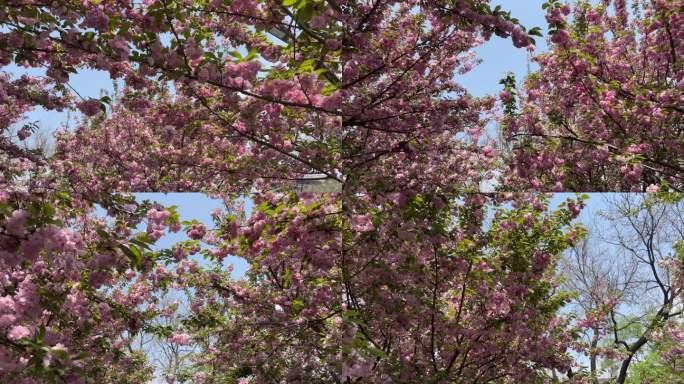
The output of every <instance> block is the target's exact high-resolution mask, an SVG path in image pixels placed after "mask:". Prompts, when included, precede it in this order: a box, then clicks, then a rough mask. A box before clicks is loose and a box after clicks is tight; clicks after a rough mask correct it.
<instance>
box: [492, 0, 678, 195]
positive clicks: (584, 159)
mask: <svg viewBox="0 0 684 384" xmlns="http://www.w3.org/2000/svg"><path fill="white" fill-rule="evenodd" d="M630 6H631V9H630ZM683 6H684V4H682V2H681V1H678V0H664V1H660V0H659V1H629V2H628V1H626V0H613V1H608V0H604V1H601V2H595V3H594V4H592V3H590V2H588V1H579V2H577V3H576V4H574V5H572V6H569V5H566V4H561V2H560V1H556V0H553V1H549V2H548V3H546V10H547V20H548V22H549V26H550V29H551V30H550V32H551V33H552V37H551V39H550V40H551V41H550V43H551V44H552V46H551V50H550V52H548V53H544V54H541V55H539V56H537V57H536V58H535V61H536V63H538V64H539V66H540V69H539V71H538V72H535V73H533V74H532V75H530V76H529V77H528V78H527V79H526V81H525V86H524V89H523V91H522V92H521V95H520V98H521V100H520V109H519V111H518V110H516V111H514V112H513V111H510V113H509V116H508V117H506V118H504V120H505V122H504V124H503V130H504V136H506V137H507V138H508V140H509V143H510V145H511V147H512V154H511V158H512V161H511V163H510V169H511V171H512V173H513V174H514V175H515V176H513V177H512V178H511V179H515V180H517V181H518V183H519V185H520V186H521V188H526V187H527V186H531V187H533V188H536V189H540V190H547V191H548V190H554V191H560V190H574V191H578V190H581V191H645V190H646V189H647V188H648V187H651V189H653V188H655V187H657V186H660V185H661V184H666V185H668V186H669V188H673V189H676V190H681V189H682V186H683V185H684V163H682V158H684V156H683V155H682V153H683V152H684V142H682V137H684V134H683V130H682V127H683V125H682V118H683V116H684V108H682V105H684V65H683V63H684V61H683V60H684V59H683V58H684V44H683V43H682V41H684V29H683V27H682V26H683V25H684V19H683V18H684V13H683V12H682V7H683ZM507 94H510V92H508V93H507ZM510 102H514V101H510V100H509V103H510Z"/></svg>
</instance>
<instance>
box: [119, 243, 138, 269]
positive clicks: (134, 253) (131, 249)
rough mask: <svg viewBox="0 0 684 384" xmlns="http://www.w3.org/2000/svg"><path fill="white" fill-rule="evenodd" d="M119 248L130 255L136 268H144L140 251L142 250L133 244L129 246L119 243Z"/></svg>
mask: <svg viewBox="0 0 684 384" xmlns="http://www.w3.org/2000/svg"><path fill="white" fill-rule="evenodd" d="M119 248H121V250H122V251H123V253H125V254H126V256H128V258H129V259H130V260H131V264H132V265H133V266H134V267H135V268H136V269H138V270H139V269H141V268H142V254H141V253H140V250H139V249H138V247H136V246H131V247H127V246H125V245H123V244H121V245H119Z"/></svg>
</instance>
